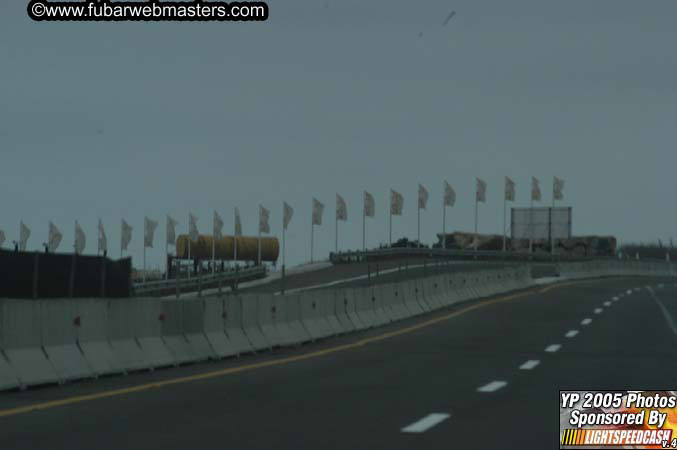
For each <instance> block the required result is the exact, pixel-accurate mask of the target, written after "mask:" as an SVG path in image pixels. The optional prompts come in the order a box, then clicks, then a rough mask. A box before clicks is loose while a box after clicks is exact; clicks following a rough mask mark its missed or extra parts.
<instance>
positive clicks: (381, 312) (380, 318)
mask: <svg viewBox="0 0 677 450" xmlns="http://www.w3.org/2000/svg"><path fill="white" fill-rule="evenodd" d="M369 294H370V295H371V305H372V310H373V311H374V317H375V318H376V322H375V325H376V326H380V325H385V324H387V323H390V314H389V313H387V312H386V310H385V308H384V300H383V297H382V296H381V290H380V288H379V286H378V285H376V286H372V287H371V289H370V290H369Z"/></svg>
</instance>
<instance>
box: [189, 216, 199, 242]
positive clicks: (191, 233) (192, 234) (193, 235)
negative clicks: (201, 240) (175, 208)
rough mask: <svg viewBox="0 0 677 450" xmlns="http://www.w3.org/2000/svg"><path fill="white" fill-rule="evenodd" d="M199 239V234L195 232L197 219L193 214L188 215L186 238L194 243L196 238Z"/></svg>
mask: <svg viewBox="0 0 677 450" xmlns="http://www.w3.org/2000/svg"><path fill="white" fill-rule="evenodd" d="M198 237H200V233H198V231H197V217H195V216H194V215H193V214H190V213H189V214H188V238H189V239H190V240H191V241H192V242H195V241H197V238H198Z"/></svg>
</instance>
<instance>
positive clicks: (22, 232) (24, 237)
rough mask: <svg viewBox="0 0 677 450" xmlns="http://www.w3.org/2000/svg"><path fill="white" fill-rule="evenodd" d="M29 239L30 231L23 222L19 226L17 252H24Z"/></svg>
mask: <svg viewBox="0 0 677 450" xmlns="http://www.w3.org/2000/svg"><path fill="white" fill-rule="evenodd" d="M29 237H31V230H30V228H28V227H27V226H26V225H24V223H23V221H22V222H21V223H20V224H19V250H21V251H22V252H24V251H26V244H27V243H28V238H29Z"/></svg>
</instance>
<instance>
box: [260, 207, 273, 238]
mask: <svg viewBox="0 0 677 450" xmlns="http://www.w3.org/2000/svg"><path fill="white" fill-rule="evenodd" d="M269 219H270V211H269V210H267V209H266V208H264V207H263V206H262V205H259V233H270V224H269V223H268V222H269Z"/></svg>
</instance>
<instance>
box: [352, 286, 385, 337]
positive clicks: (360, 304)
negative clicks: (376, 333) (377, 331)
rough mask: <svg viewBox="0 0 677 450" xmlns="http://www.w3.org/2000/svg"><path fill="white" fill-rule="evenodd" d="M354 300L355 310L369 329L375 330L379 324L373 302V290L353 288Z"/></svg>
mask: <svg viewBox="0 0 677 450" xmlns="http://www.w3.org/2000/svg"><path fill="white" fill-rule="evenodd" d="M353 298H354V299H355V310H356V311H357V315H358V316H359V317H360V319H361V320H362V323H363V324H365V325H366V327H367V328H373V327H375V326H377V324H378V323H379V320H378V318H377V317H376V313H374V304H373V302H372V296H371V288H369V287H356V288H353Z"/></svg>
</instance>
